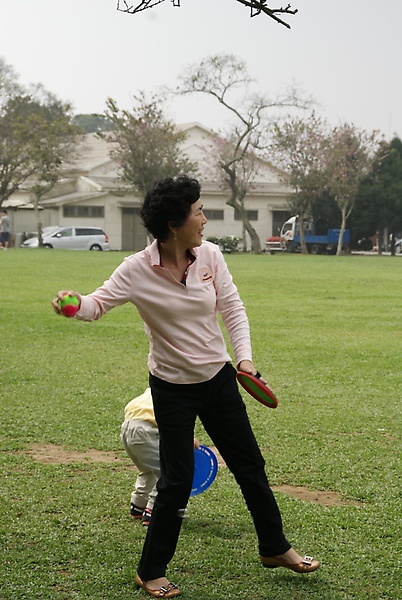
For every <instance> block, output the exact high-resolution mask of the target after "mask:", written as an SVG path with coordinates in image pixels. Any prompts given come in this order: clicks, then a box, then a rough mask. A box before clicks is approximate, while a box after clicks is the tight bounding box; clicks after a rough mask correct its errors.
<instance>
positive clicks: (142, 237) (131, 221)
mask: <svg viewBox="0 0 402 600" xmlns="http://www.w3.org/2000/svg"><path fill="white" fill-rule="evenodd" d="M146 245H147V230H146V229H145V227H144V225H143V224H142V220H141V217H140V209H139V208H133V207H126V208H123V209H122V231H121V249H122V250H129V251H134V250H142V249H143V248H145V246H146Z"/></svg>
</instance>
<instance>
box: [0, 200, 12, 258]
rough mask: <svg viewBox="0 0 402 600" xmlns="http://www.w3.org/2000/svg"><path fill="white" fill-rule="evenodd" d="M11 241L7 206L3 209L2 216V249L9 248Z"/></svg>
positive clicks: (0, 233)
mask: <svg viewBox="0 0 402 600" xmlns="http://www.w3.org/2000/svg"><path fill="white" fill-rule="evenodd" d="M9 242H10V217H9V216H8V214H7V211H6V209H5V208H3V210H2V211H1V217H0V248H1V249H2V250H7V249H8V244H9Z"/></svg>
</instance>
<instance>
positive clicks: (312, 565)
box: [260, 556, 320, 573]
mask: <svg viewBox="0 0 402 600" xmlns="http://www.w3.org/2000/svg"><path fill="white" fill-rule="evenodd" d="M260 560H261V562H262V564H263V565H264V567H268V568H269V569H276V567H285V568H286V569H291V570H292V571H295V572H296V573H311V572H312V571H315V570H316V569H318V567H319V566H320V563H319V562H318V560H313V558H312V557H311V556H305V557H304V558H303V560H302V561H300V562H299V563H289V562H286V560H283V558H278V557H277V556H260Z"/></svg>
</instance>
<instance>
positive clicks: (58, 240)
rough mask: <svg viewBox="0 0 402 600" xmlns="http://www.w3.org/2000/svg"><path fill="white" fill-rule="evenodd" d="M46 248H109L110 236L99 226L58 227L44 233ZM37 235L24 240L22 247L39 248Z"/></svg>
mask: <svg viewBox="0 0 402 600" xmlns="http://www.w3.org/2000/svg"><path fill="white" fill-rule="evenodd" d="M42 238H43V247H44V248H56V249H58V250H96V251H98V252H99V251H101V250H109V238H108V236H107V235H106V233H105V232H104V231H103V229H100V228H99V227H75V226H74V227H58V228H57V229H56V230H55V231H51V232H44V233H43V235H42ZM38 246H39V240H38V238H37V237H33V238H29V239H27V240H25V242H22V244H21V248H38Z"/></svg>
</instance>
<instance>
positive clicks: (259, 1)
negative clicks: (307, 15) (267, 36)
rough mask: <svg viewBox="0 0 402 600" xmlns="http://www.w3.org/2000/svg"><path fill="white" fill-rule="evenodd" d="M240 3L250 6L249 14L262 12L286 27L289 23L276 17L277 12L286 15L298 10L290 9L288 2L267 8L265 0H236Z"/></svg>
mask: <svg viewBox="0 0 402 600" xmlns="http://www.w3.org/2000/svg"><path fill="white" fill-rule="evenodd" d="M237 2H240V4H244V6H248V7H249V8H250V11H251V12H250V16H251V17H255V16H257V15H259V14H260V13H262V12H263V13H264V14H266V15H268V16H269V17H271V19H274V21H276V22H277V23H280V24H281V25H284V26H285V27H287V28H288V29H290V25H289V24H288V23H285V21H283V20H282V19H280V18H279V17H277V16H276V15H277V14H287V15H295V14H296V13H297V12H298V9H297V8H295V9H292V7H291V5H290V4H288V5H287V6H286V7H285V8H282V7H281V8H269V7H268V6H267V0H237Z"/></svg>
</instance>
